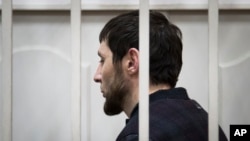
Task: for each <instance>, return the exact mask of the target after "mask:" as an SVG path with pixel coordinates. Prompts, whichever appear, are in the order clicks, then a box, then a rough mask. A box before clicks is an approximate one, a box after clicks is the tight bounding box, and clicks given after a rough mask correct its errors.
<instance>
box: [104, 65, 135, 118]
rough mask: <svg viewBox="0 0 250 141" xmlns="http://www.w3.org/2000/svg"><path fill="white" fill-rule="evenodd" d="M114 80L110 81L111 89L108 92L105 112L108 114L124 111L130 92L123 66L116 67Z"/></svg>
mask: <svg viewBox="0 0 250 141" xmlns="http://www.w3.org/2000/svg"><path fill="white" fill-rule="evenodd" d="M116 70H117V71H116V72H115V74H114V77H113V80H111V81H110V82H109V85H108V86H109V89H108V91H107V94H106V102H105V104H104V112H105V114H107V115H117V114H120V113H121V112H122V111H123V106H124V102H125V99H126V97H127V94H128V93H129V91H130V90H129V85H128V84H129V83H128V81H127V80H126V79H125V77H124V73H123V71H122V69H121V67H119V66H118V67H116Z"/></svg>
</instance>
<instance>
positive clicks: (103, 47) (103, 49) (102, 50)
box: [97, 41, 112, 57]
mask: <svg viewBox="0 0 250 141" xmlns="http://www.w3.org/2000/svg"><path fill="white" fill-rule="evenodd" d="M97 54H98V56H100V57H104V56H108V55H112V52H111V50H110V49H109V47H108V46H107V44H106V42H104V41H103V42H101V44H100V47H99V49H98V52H97Z"/></svg>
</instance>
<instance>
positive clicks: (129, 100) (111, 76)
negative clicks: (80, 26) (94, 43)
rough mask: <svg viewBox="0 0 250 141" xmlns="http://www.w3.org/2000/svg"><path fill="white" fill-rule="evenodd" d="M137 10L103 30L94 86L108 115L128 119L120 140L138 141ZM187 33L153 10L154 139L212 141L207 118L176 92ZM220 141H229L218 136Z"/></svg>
mask: <svg viewBox="0 0 250 141" xmlns="http://www.w3.org/2000/svg"><path fill="white" fill-rule="evenodd" d="M138 15H139V14H138V11H133V12H129V13H125V14H122V15H119V16H117V17H115V18H113V19H111V20H110V21H109V22H108V23H107V24H106V25H105V27H104V28H103V29H102V31H101V33H100V36H99V39H100V47H99V50H98V55H99V57H100V63H99V66H98V68H97V70H96V73H95V76H94V81H95V82H98V83H100V84H101V92H102V93H103V96H104V97H105V98H106V101H105V104H104V112H105V113H106V114H107V115H116V114H119V113H121V112H122V111H124V112H125V114H126V115H127V116H128V118H129V119H128V120H127V123H126V126H125V127H124V129H123V130H122V131H121V133H120V135H119V136H118V137H117V139H116V140H117V141H138V102H139V98H138V87H139V78H138V77H139V74H138V73H139V67H140V64H139V45H138V39H139V36H138V34H139V33H138V32H139V31H138V27H139V25H138V24H139V17H138ZM181 38H182V33H181V31H180V29H179V28H178V27H177V26H175V25H174V24H172V23H171V22H169V21H168V19H167V18H166V17H165V16H164V15H162V14H161V13H159V12H153V11H150V86H149V96H150V97H149V99H150V105H149V110H150V115H149V116H150V123H149V127H150V135H149V136H150V140H151V141H207V140H208V115H207V113H206V112H205V111H204V110H203V109H202V108H201V106H200V105H199V104H198V103H197V102H195V101H194V100H191V99H189V97H188V95H187V93H186V90H185V89H184V88H175V86H176V82H177V80H178V76H179V73H180V71H181V67H182V41H181ZM219 138H220V141H226V140H227V139H226V137H225V135H224V133H223V132H222V131H221V129H220V132H219Z"/></svg>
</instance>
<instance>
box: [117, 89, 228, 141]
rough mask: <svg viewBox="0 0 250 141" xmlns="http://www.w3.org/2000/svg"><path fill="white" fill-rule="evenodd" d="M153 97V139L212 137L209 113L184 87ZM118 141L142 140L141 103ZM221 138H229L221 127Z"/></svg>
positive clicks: (173, 140)
mask: <svg viewBox="0 0 250 141" xmlns="http://www.w3.org/2000/svg"><path fill="white" fill-rule="evenodd" d="M149 99H150V104H149V105H150V106H149V107H150V108H149V113H150V116H149V121H150V123H149V132H150V134H149V137H150V141H207V140H208V114H207V112H206V111H205V110H204V109H203V108H202V107H201V106H200V105H199V104H198V103H197V102H195V101H194V100H191V99H190V98H189V97H188V95H187V92H186V90H185V89H184V88H173V89H170V90H160V91H157V92H155V93H153V94H151V95H150V97H149ZM116 141H138V105H137V106H136V107H135V108H134V110H133V111H132V114H131V117H130V119H128V120H127V124H126V126H125V127H124V129H123V130H122V131H121V133H120V134H119V136H118V137H117V140H116ZM219 141H227V138H226V136H225V134H224V133H223V131H222V130H221V128H219Z"/></svg>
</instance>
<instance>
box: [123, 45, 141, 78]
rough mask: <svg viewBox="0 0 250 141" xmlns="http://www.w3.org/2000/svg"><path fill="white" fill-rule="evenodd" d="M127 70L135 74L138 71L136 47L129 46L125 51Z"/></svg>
mask: <svg viewBox="0 0 250 141" xmlns="http://www.w3.org/2000/svg"><path fill="white" fill-rule="evenodd" d="M126 67H127V72H128V74H131V75H133V74H136V73H138V72H139V51H138V50H137V49H136V48H130V49H129V50H128V53H127V66H126Z"/></svg>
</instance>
